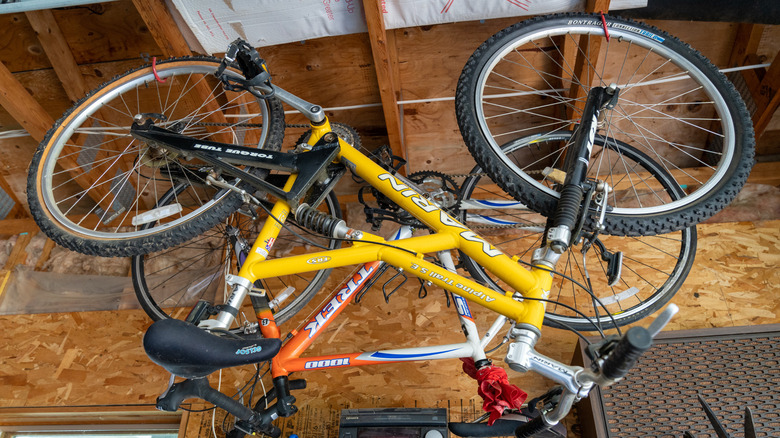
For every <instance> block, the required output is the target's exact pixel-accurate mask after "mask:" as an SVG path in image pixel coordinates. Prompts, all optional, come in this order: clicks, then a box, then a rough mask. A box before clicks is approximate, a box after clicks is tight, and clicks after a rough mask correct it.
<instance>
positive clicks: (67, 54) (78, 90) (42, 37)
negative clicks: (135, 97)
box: [25, 9, 89, 102]
mask: <svg viewBox="0 0 780 438" xmlns="http://www.w3.org/2000/svg"><path fill="white" fill-rule="evenodd" d="M25 15H26V16H27V20H28V21H29V22H30V25H31V26H32V28H33V30H35V33H36V34H37V35H38V41H40V43H41V46H42V47H43V50H44V52H46V56H47V57H48V58H49V61H51V65H52V67H54V72H55V73H56V74H57V77H58V78H59V79H60V81H61V82H62V87H63V88H64V89H65V92H66V93H67V94H68V97H69V98H70V100H71V101H73V102H77V101H78V100H79V99H81V98H82V97H84V95H85V94H87V93H88V92H89V87H88V86H87V84H86V82H85V81H84V77H83V76H82V75H81V70H80V69H79V66H78V64H77V63H76V60H75V59H74V58H73V53H72V52H71V50H70V47H69V46H68V43H67V41H66V40H65V36H64V35H63V34H62V31H61V30H60V27H59V25H58V24H57V21H56V20H55V19H54V15H53V14H52V12H51V10H49V9H44V10H40V11H31V12H25Z"/></svg>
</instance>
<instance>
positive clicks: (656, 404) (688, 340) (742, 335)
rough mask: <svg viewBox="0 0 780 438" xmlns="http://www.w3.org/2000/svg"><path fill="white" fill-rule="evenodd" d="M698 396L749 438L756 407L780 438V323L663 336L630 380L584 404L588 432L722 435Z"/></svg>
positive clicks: (757, 418) (769, 433)
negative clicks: (747, 427)
mask: <svg viewBox="0 0 780 438" xmlns="http://www.w3.org/2000/svg"><path fill="white" fill-rule="evenodd" d="M580 351H581V350H580ZM576 359H577V358H576V357H575V360H576ZM697 394H701V396H702V397H703V398H704V399H705V401H706V402H707V403H708V404H709V405H710V407H711V408H712V410H713V411H714V412H715V414H716V416H717V418H718V420H720V422H721V423H722V424H723V425H724V426H725V428H726V430H727V431H728V433H729V434H730V435H731V436H733V437H743V436H745V435H744V419H743V417H744V409H745V407H749V408H750V409H751V410H752V412H753V419H754V422H755V429H756V435H757V436H759V437H761V436H764V437H780V325H777V324H775V325H765V326H754V327H733V328H727V329H710V330H686V331H678V332H665V333H662V335H661V336H659V339H657V340H656V343H655V345H654V346H653V347H652V349H651V350H650V351H649V352H648V353H647V354H645V355H644V356H642V358H641V359H640V361H639V362H638V363H637V366H636V367H635V369H634V370H632V372H631V373H630V374H629V375H628V377H626V378H625V379H623V380H622V381H620V382H618V383H617V384H615V385H613V386H610V387H609V388H606V389H605V390H602V391H601V392H600V393H599V391H598V390H594V391H592V392H591V395H590V397H589V399H586V400H584V401H583V402H581V403H580V405H579V406H578V409H579V414H580V421H581V423H582V426H583V434H582V436H583V437H621V438H622V437H642V438H645V437H677V438H681V437H682V436H683V433H684V432H686V431H690V432H691V433H693V435H694V436H695V437H696V438H703V437H713V438H714V437H716V436H717V435H716V434H715V431H714V429H713V428H712V426H711V424H710V422H709V420H708V419H707V417H706V414H705V413H704V410H703V409H702V406H701V404H700V403H699V401H698V399H697Z"/></svg>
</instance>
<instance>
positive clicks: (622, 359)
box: [601, 327, 653, 379]
mask: <svg viewBox="0 0 780 438" xmlns="http://www.w3.org/2000/svg"><path fill="white" fill-rule="evenodd" d="M652 346H653V337H652V336H651V335H650V332H649V331H647V329H646V328H644V327H631V328H630V329H629V330H628V331H627V332H626V334H625V335H624V336H623V337H622V338H620V341H618V344H617V346H615V348H614V349H613V350H612V352H611V353H610V354H609V356H607V358H606V359H605V360H604V363H603V364H602V365H601V374H602V375H603V376H604V377H606V378H608V379H619V378H621V377H623V376H625V375H626V374H628V371H629V370H630V369H631V367H633V366H634V364H635V363H636V361H637V359H639V356H641V355H642V353H644V352H645V351H647V350H649V349H650V347H652Z"/></svg>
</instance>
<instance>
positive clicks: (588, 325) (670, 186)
mask: <svg viewBox="0 0 780 438" xmlns="http://www.w3.org/2000/svg"><path fill="white" fill-rule="evenodd" d="M530 137H533V136H530ZM599 141H601V142H602V144H601V146H603V144H604V143H606V144H614V143H609V142H605V141H604V140H603V139H599V138H596V142H597V144H599V143H598V142H599ZM614 145H615V146H619V145H616V144H614ZM621 153H622V154H624V155H625V156H626V157H628V158H630V159H632V160H634V161H635V162H637V163H639V161H640V160H641V161H643V162H644V165H643V166H642V167H643V168H644V169H646V170H649V171H650V172H651V173H654V176H655V177H656V178H658V176H660V179H659V181H660V182H661V184H662V186H664V188H665V189H666V190H667V191H668V190H675V191H676V192H677V194H678V195H679V193H680V191H681V190H682V189H680V188H679V186H676V185H675V184H674V183H673V181H671V180H669V175H668V174H667V173H666V172H665V171H664V170H663V169H662V168H661V167H660V166H658V164H657V163H656V162H655V161H653V160H651V159H650V158H649V157H648V156H646V155H645V154H644V153H642V152H641V151H637V150H634V149H633V148H630V146H627V145H624V149H623V150H622V151H621ZM481 171H482V170H481V168H480V167H479V166H477V167H475V168H474V169H472V171H471V173H472V174H479V173H481ZM479 178H480V176H479V175H474V176H470V177H468V178H467V179H466V180H465V181H464V182H463V184H462V186H461V194H460V199H461V201H462V200H466V199H469V195H470V193H472V191H473V188H474V187H475V186H476V182H477V181H478V180H479ZM678 231H681V232H682V233H687V234H684V235H683V238H682V239H681V242H683V243H682V245H687V247H685V246H681V248H680V254H681V257H680V260H681V261H683V264H682V265H680V263H679V262H678V264H677V265H676V266H675V269H674V272H676V275H674V279H673V283H672V284H670V285H668V286H667V287H666V288H663V286H662V288H659V289H661V290H662V291H663V293H662V295H660V297H659V298H657V299H656V300H655V301H654V302H653V303H652V304H650V305H649V306H647V307H646V308H644V309H642V310H640V311H638V312H635V313H630V314H627V313H621V314H619V315H614V316H613V317H614V319H615V321H616V323H617V324H618V326H619V327H622V326H624V325H626V324H631V323H634V322H636V321H639V320H640V319H642V318H644V317H646V316H648V315H650V314H652V313H654V312H656V311H658V310H660V309H661V308H662V307H663V306H664V305H666V303H668V302H669V300H671V299H672V298H673V297H674V296H675V295H676V293H677V291H678V290H679V289H680V287H681V286H682V284H683V282H684V281H685V279H686V277H687V276H688V274H689V273H690V270H691V268H692V267H693V263H694V259H695V255H696V247H697V233H696V227H695V225H691V226H688V227H685V228H684V229H682V230H678ZM640 238H641V237H640ZM686 241H687V243H686ZM684 253H687V254H688V256H687V257H683V256H682V254H684ZM460 258H461V262H462V263H463V266H464V268H465V269H466V270H467V271H468V272H469V274H470V275H471V276H472V277H473V278H474V279H475V280H476V281H477V282H479V283H482V284H485V285H488V286H490V287H492V288H494V289H497V290H500V287H499V286H498V285H497V284H496V283H495V281H494V280H493V279H492V278H491V277H490V276H489V275H487V273H486V272H485V271H484V268H482V266H480V265H479V264H478V263H477V262H475V261H474V260H473V259H471V258H470V257H468V256H467V255H466V254H463V253H460ZM585 286H587V285H585ZM664 286H666V282H665V283H664ZM656 293H658V292H656ZM655 295H656V294H653V295H652V296H651V298H652V297H654V296H655ZM648 299H650V298H648ZM548 308H549V305H548ZM632 308H633V307H632ZM629 310H630V309H629ZM600 311H603V309H600ZM556 318H557V316H555V315H554V314H552V315H551V314H549V313H548V314H545V318H544V322H543V323H544V325H546V326H548V327H553V328H558V329H568V328H569V327H571V328H572V329H574V330H578V331H592V330H594V324H593V322H591V321H587V320H584V319H583V318H579V319H580V320H579V321H572V320H571V319H567V320H566V322H565V323H564V324H561V323H560V322H559V321H557V320H556ZM604 319H605V321H602V322H601V324H602V325H603V326H605V327H609V326H610V324H611V322H610V320H609V318H604Z"/></svg>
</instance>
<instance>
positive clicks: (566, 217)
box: [547, 86, 617, 255]
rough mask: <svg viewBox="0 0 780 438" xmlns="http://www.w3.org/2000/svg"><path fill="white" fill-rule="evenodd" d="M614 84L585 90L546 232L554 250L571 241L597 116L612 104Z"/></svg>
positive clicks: (614, 90) (558, 251)
mask: <svg viewBox="0 0 780 438" xmlns="http://www.w3.org/2000/svg"><path fill="white" fill-rule="evenodd" d="M616 97H617V88H616V87H615V86H610V87H609V88H604V87H593V88H591V90H590V92H589V93H588V99H587V101H586V102H585V109H584V110H583V114H582V121H581V123H580V127H579V129H577V132H576V133H575V134H574V139H573V140H572V147H571V148H570V149H569V150H570V153H567V154H566V158H565V159H564V163H563V169H564V171H565V172H566V179H565V180H564V183H563V188H562V189H561V197H560V200H559V201H558V205H557V207H556V210H555V214H554V215H553V221H552V227H551V228H550V229H549V230H548V232H547V242H548V247H549V248H550V249H551V250H552V251H553V252H554V253H555V254H559V255H560V254H563V253H564V252H566V250H567V249H568V248H569V246H570V245H571V243H572V242H571V237H572V230H573V229H574V227H575V224H576V223H577V219H578V217H579V215H580V214H582V213H585V212H580V207H581V205H582V198H583V195H584V193H585V189H584V188H583V183H584V182H585V179H586V176H587V173H588V164H589V163H590V156H591V153H592V151H593V141H594V138H595V136H596V129H597V128H598V122H599V116H600V114H601V111H602V110H603V109H604V108H605V107H611V106H614V103H613V101H614V99H615V98H616Z"/></svg>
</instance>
